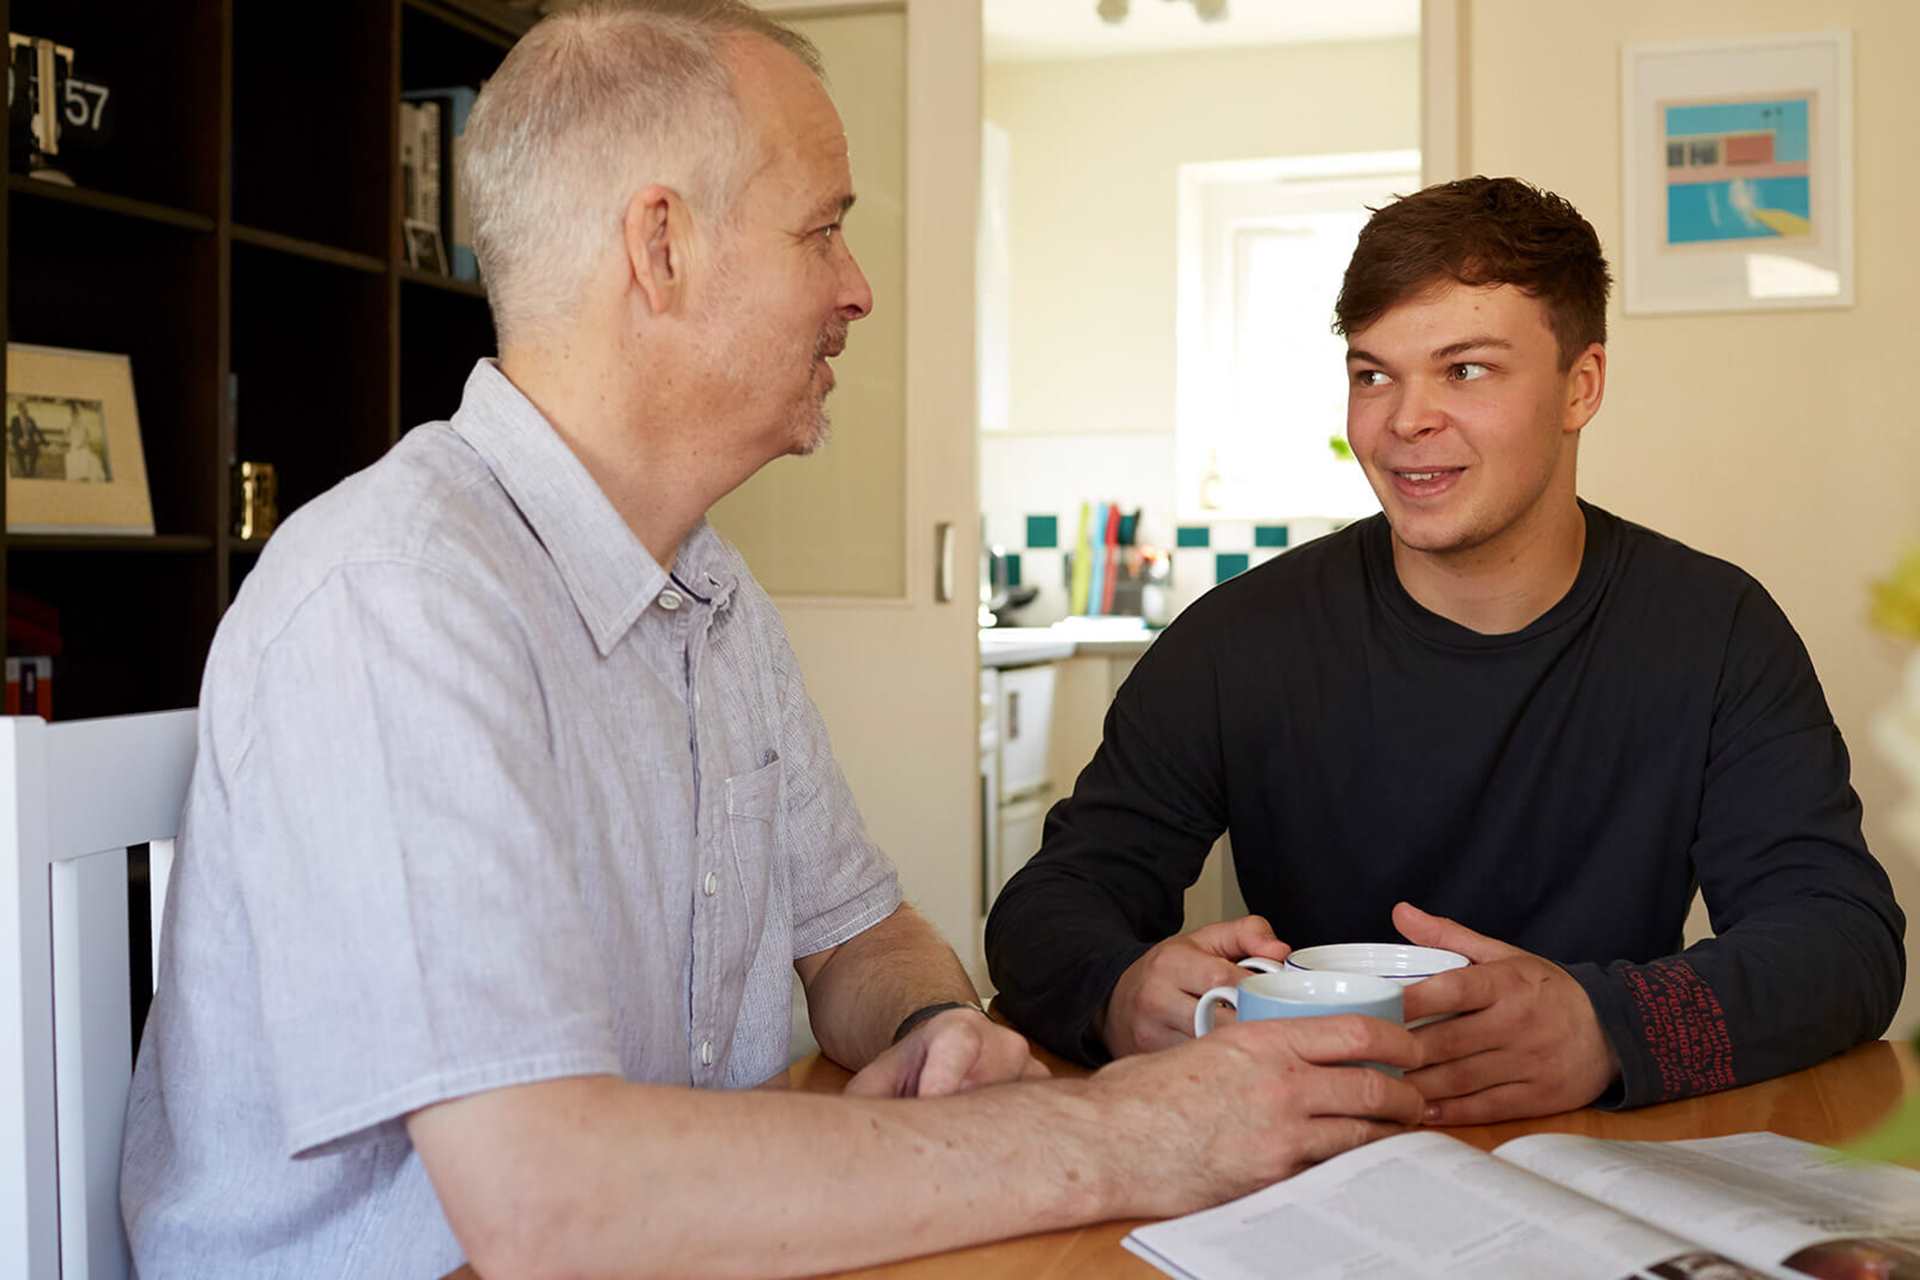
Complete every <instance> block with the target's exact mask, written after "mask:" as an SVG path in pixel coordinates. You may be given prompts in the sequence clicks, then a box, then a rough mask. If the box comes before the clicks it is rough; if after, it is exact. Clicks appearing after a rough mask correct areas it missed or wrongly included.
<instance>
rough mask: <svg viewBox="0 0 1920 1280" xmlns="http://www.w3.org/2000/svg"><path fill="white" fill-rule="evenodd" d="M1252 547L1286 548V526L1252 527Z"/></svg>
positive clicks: (1267, 525) (1258, 525)
mask: <svg viewBox="0 0 1920 1280" xmlns="http://www.w3.org/2000/svg"><path fill="white" fill-rule="evenodd" d="M1253 545H1254V546H1256V547H1284V546H1286V545H1287V526H1285V525H1283V524H1257V525H1255V526H1253Z"/></svg>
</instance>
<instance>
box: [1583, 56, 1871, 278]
mask: <svg viewBox="0 0 1920 1280" xmlns="http://www.w3.org/2000/svg"><path fill="white" fill-rule="evenodd" d="M1621 111H1622V118H1621V129H1620V136H1621V144H1622V150H1623V153H1624V154H1623V161H1624V177H1623V192H1624V197H1625V198H1624V209H1623V213H1624V215H1625V223H1626V236H1625V245H1624V254H1623V267H1624V277H1625V278H1624V282H1623V289H1622V294H1621V304H1622V306H1623V308H1624V309H1625V310H1626V311H1627V312H1628V313H1630V314H1632V313H1648V312H1676V311H1681V312H1683V311H1748V310H1766V309H1773V308H1788V307H1845V306H1851V305H1852V304H1853V43H1852V38H1851V37H1850V35H1849V34H1848V33H1847V32H1844V31H1831V32H1818V33H1814V34H1809V35H1793V36H1770V37H1765V38H1762V39H1754V40H1739V41H1723V42H1714V43H1690V44H1639V45H1628V46H1627V47H1626V48H1625V49H1624V50H1623V51H1622V54H1621Z"/></svg>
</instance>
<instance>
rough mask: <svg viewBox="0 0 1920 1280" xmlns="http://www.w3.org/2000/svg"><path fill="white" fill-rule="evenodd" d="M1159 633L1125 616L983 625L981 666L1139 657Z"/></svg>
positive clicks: (1027, 664)
mask: <svg viewBox="0 0 1920 1280" xmlns="http://www.w3.org/2000/svg"><path fill="white" fill-rule="evenodd" d="M1157 634H1158V632H1154V631H1149V630H1147V629H1146V628H1145V627H1143V626H1140V625H1138V624H1135V625H1132V626H1128V625H1125V623H1124V621H1123V620H1122V619H1117V618H1114V619H1103V620H1097V621H1077V622H1065V623H1059V624H1057V625H1055V626H1051V627H984V628H982V629H981V631H980V665H981V666H983V667H1025V666H1032V665H1033V664H1035V663H1038V662H1062V661H1065V660H1066V659H1068V658H1074V657H1096V658H1137V657H1139V656H1140V655H1141V654H1143V653H1145V652H1146V651H1147V646H1148V645H1150V644H1152V643H1153V637H1154V636H1155V635H1157Z"/></svg>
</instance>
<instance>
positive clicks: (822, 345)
mask: <svg viewBox="0 0 1920 1280" xmlns="http://www.w3.org/2000/svg"><path fill="white" fill-rule="evenodd" d="M847 328H848V325H847V322H846V321H845V320H838V319H836V320H835V321H834V322H832V323H831V324H829V325H828V326H827V327H826V328H824V329H822V330H821V331H820V336H819V337H818V338H816V339H815V340H814V344H813V353H812V360H811V362H810V363H809V364H808V366H807V385H808V391H809V395H808V397H807V400H806V403H805V404H804V405H803V406H802V408H801V411H800V413H801V421H800V422H799V423H798V424H796V426H797V429H796V431H795V433H794V438H795V440H796V443H795V445H794V449H793V452H794V456H796V457H801V458H804V457H807V456H809V455H811V454H814V453H818V452H819V451H820V449H821V448H823V447H824V446H825V445H826V443H827V441H828V440H830V439H831V438H832V436H833V416H832V414H830V413H829V412H828V410H827V396H828V395H829V394H831V391H832V389H831V388H829V389H828V390H826V391H821V392H820V393H818V394H817V395H816V394H812V386H813V379H814V377H815V372H814V371H815V370H816V369H817V368H818V367H819V366H820V365H821V364H822V362H824V361H825V360H826V358H827V353H828V352H829V351H841V350H844V349H845V348H846V345H847Z"/></svg>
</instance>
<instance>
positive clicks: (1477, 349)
mask: <svg viewBox="0 0 1920 1280" xmlns="http://www.w3.org/2000/svg"><path fill="white" fill-rule="evenodd" d="M1608 284H1609V277H1608V272H1607V267H1606V263H1605V261H1604V259H1603V258H1602V257H1601V253H1600V244H1599V240H1598V238H1597V237H1596V236H1595V234H1594V232H1593V229H1592V227H1590V226H1589V225H1588V224H1587V222H1586V220H1585V219H1583V218H1582V217H1581V216H1580V215H1579V214H1578V213H1577V212H1576V211H1575V210H1574V209H1573V208H1572V207H1571V206H1569V205H1568V204H1567V203H1566V202H1565V201H1563V200H1561V199H1559V198H1558V197H1555V196H1552V195H1549V194H1546V193H1544V192H1540V191H1537V190H1535V189H1533V188H1531V187H1529V186H1527V185H1526V184H1524V183H1520V182H1516V181H1514V180H1512V179H1487V178H1473V179H1468V180H1464V181H1460V182H1453V183H1448V184H1445V185H1442V186H1436V187H1431V188H1428V189H1427V190H1425V191H1421V192H1419V193H1418V194H1416V195H1413V196H1410V197H1408V198H1406V199H1403V200H1400V201H1398V202H1396V203H1394V204H1391V205H1389V206H1387V207H1385V208H1383V209H1381V210H1380V211H1379V212H1378V213H1376V214H1375V215H1374V217H1373V218H1372V219H1371V221H1370V222H1369V223H1368V225H1367V227H1366V229H1365V230H1364V231H1363V232H1362V234H1361V237H1360V241H1359V245H1358V247H1357V249H1356V250H1355V252H1354V256H1353V261H1352V263H1351V264H1350V265H1349V267H1348V269H1347V274H1346V280H1345V284H1344V287H1343V289H1342V291H1341V295H1340V300H1339V305H1338V326H1337V327H1338V329H1339V330H1340V331H1341V332H1343V333H1344V334H1345V335H1346V336H1347V338H1348V341H1349V343H1350V346H1349V350H1348V354H1347V365H1348V370H1349V374H1350V378H1351V382H1350V391H1349V400H1348V411H1347V438H1348V441H1349V442H1350V443H1351V445H1352V447H1353V451H1354V454H1355V455H1356V456H1357V457H1358V458H1359V460H1360V463H1361V465H1362V466H1363V467H1364V468H1365V469H1366V474H1367V478H1368V480H1369V481H1370V482H1371V484H1372V486H1373V488H1374V491H1375V493H1376V494H1377V495H1378V496H1379V499H1380V504H1381V507H1382V513H1381V514H1380V515H1378V516H1376V517H1373V518H1371V519H1368V520H1364V521H1360V522H1358V523H1356V524H1354V525H1352V526H1349V527H1348V528H1347V529H1345V530H1343V531H1341V532H1340V533H1338V534H1335V535H1333V536H1331V537H1327V538H1323V539H1321V540H1319V541H1317V542H1314V543H1311V544H1309V545H1307V546H1303V547H1301V548H1299V549H1297V550H1295V551H1293V552H1291V553H1289V554H1288V555H1286V556H1283V557H1281V558H1279V559H1278V560H1275V561H1273V562H1271V563H1270V564H1268V565H1265V566H1263V567H1262V568H1260V569H1258V570H1256V571H1254V572H1253V573H1249V574H1246V575H1243V576H1242V577H1240V578H1237V579H1235V580H1234V581H1232V582H1230V583H1228V584H1226V585H1224V586H1222V587H1220V588H1219V589H1218V590H1216V591H1214V592H1212V593H1210V594H1209V595H1207V596H1206V597H1205V598H1204V599H1202V600H1200V601H1199V602H1198V603H1196V604H1195V605H1194V606H1193V607H1192V608H1190V609H1189V610H1188V611H1187V612H1186V613H1185V614H1184V615H1183V616H1182V617H1181V618H1180V619H1179V620H1178V621H1177V622H1176V623H1175V624H1174V626H1172V627H1171V628H1169V629H1168V631H1167V632H1166V634H1165V635H1163V636H1162V637H1161V638H1160V639H1159V640H1158V641H1156V642H1155V644H1154V646H1153V648H1152V649H1151V650H1150V651H1149V652H1148V653H1147V655H1146V656H1145V657H1144V658H1143V659H1142V660H1141V661H1140V664H1139V666H1138V667H1137V669H1136V670H1135V672H1134V674H1133V675H1132V677H1131V678H1130V679H1129V680H1128V681H1127V683H1126V685H1125V686H1124V687H1123V688H1122V689H1121V691H1120V693H1119V696H1118V697H1117V698H1116V699H1115V701H1114V705H1113V708H1112V710H1111V712H1110V713H1109V715H1108V717H1107V723H1106V733H1105V738H1104V741H1103V742H1102V744H1101V747H1100V749H1099V752H1098V754H1097V755H1096V756H1095V757H1094V759H1093V761H1092V763H1091V764H1090V765H1088V766H1087V769H1086V771H1085V772H1084V773H1082V774H1081V776H1080V779H1079V782H1078V785H1077V786H1076V787H1075V789H1074V792H1073V795H1072V797H1071V798H1070V799H1067V800H1065V801H1063V802H1061V803H1060V804H1059V805H1058V806H1056V808H1055V809H1054V811H1053V813H1052V814H1051V815H1050V816H1049V818H1048V821H1047V827H1046V838H1045V843H1044V845H1043V847H1042V849H1041V851H1040V853H1039V854H1038V856H1036V857H1035V858H1034V859H1033V860H1032V862H1031V863H1030V864H1029V865H1028V866H1027V867H1026V868H1025V869H1024V870H1023V871H1022V872H1021V873H1020V874H1019V875H1018V876H1016V877H1015V878H1014V879H1013V881H1012V882H1011V883H1009V884H1008V886H1007V887H1006V890H1005V891H1004V892H1003V894H1002V895H1001V897H1000V900H999V902H998V903H997V904H996V905H995V907H994V910H993V914H992V917H991V919H990V921H989V924H988V930H987V946H988V956H989V962H990V964H991V967H992V972H993V976H994V980H995V981H996V983H998V985H999V986H1000V989H1001V996H1000V1000H1001V1003H1002V1007H1004V1008H1005V1009H1006V1010H1007V1011H1008V1012H1009V1014H1010V1015H1011V1016H1012V1018H1013V1020H1014V1022H1015V1023H1016V1024H1017V1025H1019V1026H1020V1027H1022V1028H1023V1029H1025V1030H1027V1031H1028V1032H1029V1033H1030V1034H1032V1035H1034V1036H1035V1037H1036V1038H1037V1039H1039V1040H1040V1041H1041V1042H1042V1043H1044V1044H1047V1045H1049V1046H1050V1047H1052V1048H1054V1049H1056V1050H1058V1051H1059V1052H1061V1053H1063V1054H1067V1055H1070V1056H1073V1057H1076V1058H1079V1059H1081V1060H1083V1061H1089V1062H1096V1061H1101V1060H1104V1059H1105V1058H1107V1057H1108V1056H1109V1055H1113V1056H1118V1055H1124V1054H1128V1053H1132V1052H1135V1051H1137V1050H1141V1049H1153V1048H1160V1047H1163V1046H1166V1045H1170V1044H1176V1043H1178V1042H1179V1041H1180V1040H1181V1039H1183V1038H1184V1037H1185V1036H1186V1035H1187V1034H1188V1028H1190V1027H1191V1025H1192V1015H1193V1005H1194V999H1195V997H1196V995H1197V994H1198V993H1200V992H1202V991H1204V990H1206V989H1207V988H1208V987H1210V986H1214V985H1217V984H1220V983H1226V982H1232V981H1234V980H1235V975H1236V974H1237V973H1238V972H1240V971H1239V970H1237V969H1236V968H1235V967H1234V966H1233V964H1232V963H1231V961H1232V960H1233V959H1235V958H1237V957H1240V956H1244V955H1248V954H1260V955H1267V956H1272V957H1276V958H1277V957H1280V956H1283V955H1285V954H1286V950H1287V947H1286V945H1285V944H1283V943H1281V942H1280V941H1279V940H1278V939H1277V938H1276V937H1275V933H1276V931H1277V933H1278V936H1279V938H1284V939H1285V940H1286V943H1290V944H1292V945H1294V946H1306V945H1310V944H1315V943H1327V942H1357V941H1371V940H1376V939H1379V938H1382V937H1388V936H1391V931H1392V930H1394V929H1396V928H1397V929H1398V931H1399V932H1400V933H1401V935H1402V936H1404V937H1406V938H1408V939H1410V940H1412V941H1414V942H1417V943H1423V944H1427V945H1432V946H1438V947H1445V948H1450V949H1453V950H1456V951H1459V952H1462V953H1464V954H1466V955H1467V956H1469V957H1470V958H1471V959H1473V960H1474V961H1475V962H1476V963H1475V964H1474V965H1473V966H1472V967H1470V968H1468V969H1465V970H1461V971H1458V972H1455V973H1452V974H1447V975H1443V976H1440V977H1436V978H1433V979H1430V980H1428V981H1427V982H1425V983H1422V984H1421V985H1419V986H1416V987H1414V988H1412V989H1411V990H1410V991H1409V992H1408V994H1407V1009H1406V1012H1407V1016H1408V1018H1409V1019H1410V1020H1411V1019H1413V1018H1416V1017H1422V1016H1426V1015H1431V1014H1439V1013H1457V1014H1460V1015H1461V1016H1460V1017H1457V1018H1454V1019H1451V1020H1447V1021H1442V1022H1439V1023H1436V1024H1434V1025H1431V1026H1428V1027H1425V1028H1423V1029H1422V1030H1420V1031H1418V1032H1417V1033H1416V1036H1417V1038H1418V1039H1419V1040H1420V1041H1421V1046H1422V1049H1423V1052H1424V1056H1425V1059H1426V1063H1427V1065H1425V1066H1424V1067H1423V1068H1422V1069H1420V1070H1419V1071H1416V1072H1413V1073H1410V1074H1409V1076H1408V1079H1409V1080H1411V1081H1412V1082H1413V1083H1414V1084H1416V1085H1417V1086H1418V1087H1419V1088H1420V1090H1421V1092H1422V1093H1423V1094H1424V1095H1425V1097H1426V1098H1427V1100H1428V1103H1429V1107H1428V1112H1427V1116H1428V1120H1429V1122H1433V1123H1442V1124H1453V1123H1476V1122H1483V1121H1493V1120H1500V1119H1507V1118H1513V1117H1521V1116H1529V1115H1538V1114H1545V1113H1548V1112H1553V1111H1559V1110H1563V1109H1566V1108H1571V1107H1579V1106H1583V1105H1586V1104H1588V1103H1592V1102H1594V1101H1596V1100H1602V1101H1604V1102H1605V1103H1607V1104H1609V1105H1627V1106H1633V1105H1639V1104H1642V1103H1647V1102H1654V1101H1659V1100H1663V1099H1669V1098H1677V1097H1683V1096H1686V1095H1688V1094H1693V1093H1699V1092H1703V1091H1707V1090H1712V1089H1720V1088H1725V1087H1727V1086H1730V1085H1734V1084H1740V1083H1745V1082H1748V1081H1752V1080H1757V1079H1761V1078H1763V1077H1766V1076H1771V1075H1775V1074H1778V1073H1781V1072H1785V1071H1791V1070H1794V1069H1796V1068H1800V1067H1804V1066H1807V1065H1809V1064H1811V1063H1814V1062H1817V1061H1819V1060H1820V1059H1822V1058H1824V1057H1826V1056H1828V1055H1830V1054H1834V1053H1838V1052H1840V1051H1841V1050H1843V1049H1846V1048H1848V1047H1850V1046H1852V1045H1854V1044H1856V1043H1858V1042H1860V1041H1862V1040H1866V1039H1870V1038H1872V1037H1874V1036H1876V1035H1878V1034H1880V1033H1881V1031H1883V1030H1884V1029H1885V1028H1886V1026H1887V1023H1888V1021H1889V1020H1890V1019H1891V1017H1892V1015H1893V1010H1894V1006H1895V1004H1896V1003H1897V1001H1898V999H1899V993H1900V989H1901V984H1902V980H1903V973H1904V965H1905V958H1904V953H1903V950H1902V942H1901V937H1902V932H1903V929H1904V918H1903V916H1902V915H1901V912H1900V909H1899V908H1898V906H1896V905H1895V903H1894V901H1893V897H1892V894H1891V891H1890V889H1889V887H1888V883H1887V879H1886V876H1885V874H1884V873H1883V872H1882V871H1881V869H1880V867H1879V865H1878V864H1877V863H1876V862H1875V861H1874V859H1873V857H1872V856H1871V855H1870V854H1869V853H1868V851H1867V849H1866V847H1865V845H1864V843H1863V842H1862V840H1861V835H1860V806H1859V802H1858V800H1857V798H1856V797H1855V795H1854V793H1853V790H1852V788H1851V786H1850V785H1849V781H1848V765H1847V754H1846V749H1845V747H1844V746H1843V745H1842V743H1841V741H1840V735H1839V732H1838V731H1837V730H1836V729H1835V727H1834V724H1833V720H1832V717H1831V715H1830V714H1829V712H1828V710H1827V706H1826V702H1825V700H1824V698H1823V696H1822V694H1821V691H1820V685H1819V682H1818V680H1817V679H1816V678H1815V676H1814V672H1813V668H1812V666H1811V664H1810V662H1809V661H1808V658H1807V654H1806V650H1805V649H1804V647H1803V646H1802V645H1801V643H1800V640H1799V638H1798V637H1797V636H1796V635H1795V634H1794V631H1793V629H1792V627H1791V626H1789V625H1788V623H1787V620H1786V618H1785V617H1784V616H1783V615H1782V614H1781V612H1780V610H1779V608H1778V607H1776V606H1775V604H1774V603H1773V601H1772V600H1771V599H1769V598H1768V596H1767V594H1766V592H1765V591H1764V590H1763V589H1762V588H1761V587H1760V585H1759V584H1758V583H1756V582H1755V581H1754V580H1753V579H1752V578H1750V577H1748V576H1747V575H1746V574H1744V573H1742V572H1741V571H1740V570H1739V569H1737V568H1735V567H1733V566H1732V565H1729V564H1726V563H1725V562H1722V561H1718V560H1714V559H1711V558H1709V557H1707V556H1704V555H1701V554H1699V553H1697V552H1694V551H1691V550H1689V549H1687V548H1686V547H1683V546H1681V545H1679V544H1678V543H1675V542H1673V541H1671V540H1669V539H1667V538H1663V537H1661V536H1660V535H1658V534H1656V533H1653V532H1651V531H1649V530H1647V529H1643V528H1640V527H1639V526H1637V525H1633V524H1630V523H1628V522H1626V521H1624V520H1621V519H1618V518H1617V517H1615V516H1612V515H1609V514H1608V513H1607V512H1605V511H1602V510H1600V509H1599V508H1597V507H1594V506H1591V505H1589V504H1587V503H1584V502H1582V501H1580V500H1579V499H1578V498H1577V497H1576V496H1575V484H1574V478H1575V458H1576V456H1577V452H1578V444H1579V439H1580V432H1581V431H1582V429H1583V428H1585V427H1586V426H1587V424H1588V422H1589V421H1591V420H1592V418H1593V416H1594V414H1595V413H1596V412H1598V410H1599V408H1600V403H1601V399H1602V396H1603V393H1604V391H1605V388H1606V374H1607V350H1606V346H1605V341H1606V299H1607V290H1608ZM1222 831H1228V832H1231V834H1232V847H1233V855H1234V864H1235V868H1236V870H1237V872H1238V875H1239V880H1240V885H1241V889H1242V891H1243V892H1244V894H1245V897H1246V900H1247V903H1248V905H1249V906H1250V907H1252V908H1253V909H1254V910H1255V911H1257V912H1260V913H1262V914H1261V915H1258V916H1250V917H1247V918H1245V919H1242V920H1238V921H1234V922H1230V923H1227V924H1222V925H1217V926H1213V927H1211V928H1205V929H1199V930H1196V931H1195V932H1193V933H1192V934H1189V935H1187V936H1184V937H1175V936H1172V935H1175V934H1176V933H1177V932H1178V930H1179V928H1180V925H1181V893H1182V890H1183V889H1184V888H1185V887H1186V886H1187V885H1189V884H1191V883H1192V882H1193V880H1194V879H1195V878H1196V876H1197V875H1198V874H1199V871H1200V868H1201V864H1202V861H1203V860H1204V858H1205V856H1206V854H1207V851H1208V849H1209V848H1210V847H1211V846H1212V844H1213V842H1214V840H1215V839H1216V838H1217V837H1218V836H1219V835H1220V833H1221V832H1222ZM1696 886H1697V887H1698V888H1699V889H1700V890H1702V891H1703V892H1704V894H1705V898H1706V902H1707V906H1708V908H1709V909H1710V911H1711V913H1712V920H1713V925H1714V928H1715V931H1716V933H1717V935H1718V936H1717V937H1716V938H1715V939H1713V940H1711V941H1707V942H1703V943H1701V944H1699V945H1697V946H1694V947H1692V948H1689V949H1688V950H1686V951H1685V952H1684V953H1682V954H1675V953H1677V952H1679V951H1680V945H1681V926H1682V924H1683V922H1684V920H1685V918H1686V914H1687V909H1688V906H1689V903H1690V901H1691V899H1692V896H1693V893H1694V890H1695V888H1696ZM1420 908H1425V910H1421V909H1420ZM1429 911H1431V912H1437V913H1439V914H1437V915H1430V914H1427V912H1429ZM1263 917H1264V918H1263ZM1269 922H1270V923H1271V927H1269Z"/></svg>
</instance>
